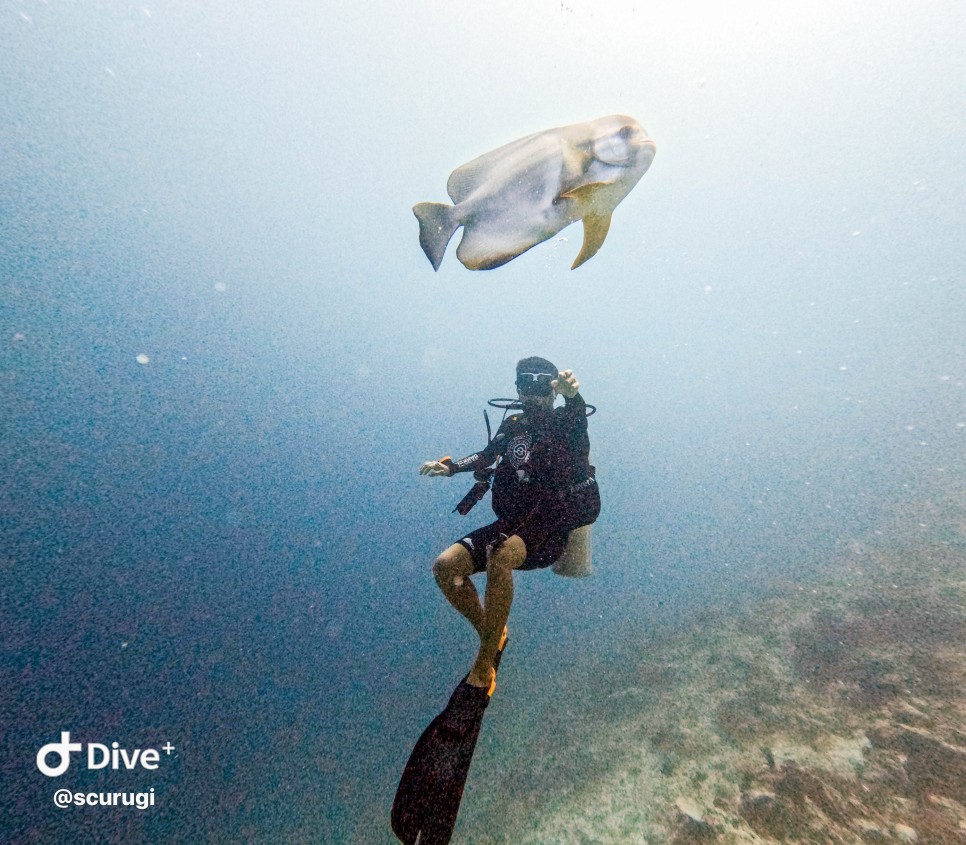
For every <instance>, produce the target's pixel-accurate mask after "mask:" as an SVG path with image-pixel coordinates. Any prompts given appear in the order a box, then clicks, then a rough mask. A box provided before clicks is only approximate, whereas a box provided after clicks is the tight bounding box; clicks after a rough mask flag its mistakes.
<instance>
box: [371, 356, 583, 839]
mask: <svg viewBox="0 0 966 845" xmlns="http://www.w3.org/2000/svg"><path fill="white" fill-rule="evenodd" d="M516 385H517V394H518V399H517V400H512V399H510V400H500V399H493V400H490V404H491V405H494V406H496V407H500V408H504V409H505V410H507V411H509V410H510V409H511V408H512V409H514V410H516V411H519V413H514V414H512V415H511V416H509V417H507V416H504V418H503V422H502V423H501V425H500V428H499V430H498V431H497V433H496V436H495V437H493V438H492V439H491V440H490V441H489V443H487V445H486V448H485V449H483V450H482V451H480V452H476V453H474V454H472V455H468V456H467V457H465V458H462V459H460V460H458V461H454V460H453V459H452V458H448V457H447V458H442V459H441V460H438V461H426V463H424V464H423V465H422V466H421V467H420V469H419V472H420V474H421V475H428V476H431V477H432V476H441V475H447V476H449V475H455V474H456V473H458V472H473V473H474V475H475V477H476V484H474V485H473V488H472V489H471V490H470V492H469V493H468V494H467V495H466V496H464V497H463V500H462V501H461V502H460V503H459V504H458V505H457V506H456V510H457V511H459V513H461V514H464V515H465V514H467V513H468V512H469V510H470V508H472V507H473V505H475V504H476V503H477V502H478V501H479V500H480V499H481V498H483V495H484V494H485V493H486V491H487V490H488V489H490V483H491V481H492V488H493V511H494V513H495V514H496V516H497V519H496V521H495V522H492V523H490V524H489V525H484V526H483V527H482V528H477V529H476V531H471V532H470V533H469V534H467V535H466V536H464V537H463V538H462V539H460V540H459V541H458V542H456V543H454V544H453V545H452V546H450V547H449V548H448V549H446V550H445V551H444V552H443V553H442V554H441V555H440V556H439V557H438V558H436V562H435V563H434V564H433V573H434V575H435V576H436V583H438V584H439V587H440V589H441V590H442V591H443V595H444V596H446V598H447V599H448V600H449V602H450V604H452V605H453V607H455V608H456V609H457V610H458V611H459V612H460V613H461V614H463V616H465V617H466V618H467V620H469V622H470V624H471V625H472V626H473V627H474V628H475V629H476V632H477V634H478V635H479V637H480V649H479V653H478V654H477V656H476V661H475V662H474V664H473V668H472V669H471V670H470V672H469V674H468V675H467V676H466V677H465V678H464V679H463V680H462V681H460V683H459V684H458V686H457V687H456V689H455V690H453V694H452V695H451V696H450V699H449V702H448V703H447V705H446V707H445V708H444V709H443V711H442V712H441V713H440V714H439V715H438V716H436V718H435V719H433V721H432V722H430V723H429V726H428V727H427V728H426V729H425V730H424V731H423V733H422V735H421V736H420V737H419V740H418V741H417V742H416V745H415V747H414V748H413V750H412V753H411V754H410V755H409V760H408V761H407V762H406V766H405V768H404V769H403V773H402V777H401V778H400V781H399V786H398V788H397V789H396V796H395V798H394V799H393V804H392V812H391V814H390V821H391V824H392V830H393V833H394V834H395V835H396V837H397V838H398V839H399V840H400V841H401V842H403V843H404V845H447V843H448V842H449V841H450V837H451V836H452V834H453V830H454V827H455V825H456V817H457V814H458V813H459V807H460V802H461V800H462V796H463V789H464V787H465V785H466V779H467V775H468V773H469V769H470V765H471V763H472V760H473V752H474V749H475V748H476V741H477V738H478V737H479V734H480V727H481V725H482V722H483V714H484V712H485V711H486V708H487V706H488V705H489V703H490V696H492V695H493V692H494V690H495V689H496V670H497V668H498V666H499V664H500V660H501V658H502V656H503V649H504V647H505V646H506V642H507V629H506V622H507V618H508V617H509V615H510V605H511V603H512V602H513V570H515V569H543V568H544V567H547V566H550V565H551V564H553V563H554V562H555V561H557V560H558V559H559V558H561V556H562V555H563V554H564V551H565V549H566V548H567V538H568V535H569V534H570V532H571V531H573V530H574V529H576V528H581V527H582V526H585V525H590V524H591V523H592V522H594V520H596V519H597V516H598V514H599V513H600V494H599V492H598V490H597V482H596V480H595V478H594V468H593V467H592V466H591V465H590V441H589V439H588V437H587V416H588V414H589V413H593V408H592V406H590V405H587V404H586V403H585V402H584V400H583V398H582V397H581V396H580V394H579V393H578V392H577V391H578V388H579V387H580V385H579V384H578V383H577V379H576V378H575V377H574V374H573V372H572V371H571V370H564V371H563V372H560V371H558V370H557V368H556V367H555V366H554V365H553V364H551V363H550V362H549V361H547V360H546V359H545V358H524V359H523V360H522V361H520V362H519V363H518V364H517V378H516ZM558 393H559V394H560V395H562V396H563V397H564V405H563V406H562V407H559V408H554V406H553V405H554V399H555V398H556V396H557V394H558ZM498 403H499V404H498ZM489 428H490V424H489V418H487V433H489ZM494 464H495V469H490V467H491V466H492V465H494ZM578 546H579V544H578ZM584 548H585V549H586V548H589V547H586V546H585V547H584ZM478 572H486V592H485V593H484V597H483V601H482V602H481V601H480V596H479V593H478V592H477V591H476V588H475V587H474V586H473V583H472V581H471V580H470V576H471V575H474V574H476V573H478Z"/></svg>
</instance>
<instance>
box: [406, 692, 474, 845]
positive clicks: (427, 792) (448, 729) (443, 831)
mask: <svg viewBox="0 0 966 845" xmlns="http://www.w3.org/2000/svg"><path fill="white" fill-rule="evenodd" d="M489 703H490V697H489V696H488V695H487V691H486V690H485V689H483V688H482V687H474V686H471V685H470V684H468V683H466V681H465V680H464V681H461V682H460V684H459V686H458V687H456V689H455V690H454V691H453V694H452V696H450V699H449V704H447V705H446V709H445V710H443V712H442V713H440V714H439V715H438V716H437V717H436V718H435V719H433V721H432V722H430V724H429V727H428V728H426V730H425V731H423V735H422V736H421V737H420V738H419V741H418V742H417V743H416V747H415V748H414V749H413V753H412V754H411V755H410V757H409V762H408V763H406V768H405V769H404V770H403V774H402V778H401V779H400V781H399V788H398V789H397V790H396V797H395V800H394V801H393V804H392V815H391V821H392V832H393V833H394V834H396V836H397V837H398V839H399V840H400V841H401V842H403V843H404V845H416V843H417V841H418V843H419V845H446V843H448V842H449V841H450V837H451V836H452V835H453V828H454V827H455V826H456V816H457V814H458V813H459V809H460V801H461V800H462V798H463V787H464V786H466V777H467V775H468V774H469V771H470V763H471V762H472V761H473V752H474V751H475V750H476V740H477V738H478V737H479V735H480V725H482V724H483V713H484V712H485V710H486V706H487V705H488V704H489Z"/></svg>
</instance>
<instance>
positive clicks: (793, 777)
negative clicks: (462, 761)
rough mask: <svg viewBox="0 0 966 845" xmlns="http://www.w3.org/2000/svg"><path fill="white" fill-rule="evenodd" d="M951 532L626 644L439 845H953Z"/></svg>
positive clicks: (870, 553) (897, 531)
mask: <svg viewBox="0 0 966 845" xmlns="http://www.w3.org/2000/svg"><path fill="white" fill-rule="evenodd" d="M927 511H928V508H927ZM964 512H966V510H961V511H959V512H958V513H959V515H957V512H956V511H955V510H953V511H950V510H949V509H947V510H946V512H945V513H943V514H939V513H936V512H931V513H930V512H927V513H923V514H919V515H917V516H915V517H913V518H911V519H910V518H909V515H908V514H907V515H905V518H904V519H903V520H902V521H901V522H897V524H896V525H894V526H880V527H879V528H880V530H878V531H874V532H872V534H871V536H870V538H868V539H863V540H861V541H860V540H851V541H848V542H846V543H843V545H842V551H841V554H840V555H839V556H838V557H837V559H835V560H832V561H829V562H828V563H827V564H825V565H822V566H821V567H819V571H818V573H817V574H816V575H814V576H812V577H810V578H809V580H808V581H807V582H802V581H799V582H782V581H773V582H772V583H771V584H769V585H768V587H767V589H766V591H765V594H764V596H763V597H758V598H756V599H753V600H748V601H745V602H742V603H740V604H738V605H734V604H731V605H729V606H728V607H727V608H722V609H720V610H718V611H716V612H709V613H706V614H704V615H703V616H702V617H701V618H699V619H697V620H695V621H693V622H689V623H688V624H687V626H686V627H684V628H678V629H677V630H676V631H673V632H670V633H667V634H665V635H663V636H662V637H660V638H657V639H649V640H648V641H647V642H644V641H643V638H642V641H641V642H640V644H639V645H638V646H635V650H634V651H633V652H632V654H631V656H630V658H629V659H627V660H625V661H624V663H623V665H622V666H620V667H619V669H618V668H617V667H611V668H607V669H604V668H602V669H601V670H600V671H599V673H598V676H597V677H592V678H589V679H588V680H589V681H590V683H589V684H588V687H589V688H590V689H589V691H587V692H584V693H582V694H581V693H577V694H575V695H574V697H573V699H572V700H570V701H562V702H560V706H559V707H558V708H556V709H553V710H547V711H545V712H543V713H542V714H541V716H540V718H539V720H537V721H535V722H534V723H533V724H532V725H531V727H530V729H529V730H528V731H524V732H523V733H522V734H521V735H519V736H516V737H514V738H513V742H512V743H507V745H506V746H504V747H505V748H510V749H511V750H506V751H505V752H504V753H501V754H499V755H496V757H497V759H492V760H489V761H488V765H487V766H486V767H484V768H485V771H478V772H474V776H473V780H472V784H471V786H472V788H471V789H468V791H467V796H466V799H465V800H464V807H463V814H462V817H461V821H460V825H459V827H458V828H457V836H456V837H455V838H454V842H464V843H473V845H490V844H491V843H492V844H493V845H495V844H496V843H513V845H550V843H554V845H571V843H573V845H588V843H600V844H601V845H608V843H614V845H644V843H648V845H657V843H673V845H687V843H711V842H720V843H739V842H814V843H860V842H873V843H874V842H917V841H918V842H922V843H939V844H940V845H944V844H945V843H958V844H959V845H964V843H966V518H963V517H962V513H964ZM575 714H579V715H575Z"/></svg>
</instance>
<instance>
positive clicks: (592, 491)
mask: <svg viewBox="0 0 966 845" xmlns="http://www.w3.org/2000/svg"><path fill="white" fill-rule="evenodd" d="M498 459H499V463H498V464H497V467H496V471H495V474H494V476H493V512H494V513H495V514H496V515H497V517H498V519H497V521H496V522H493V523H491V524H490V525H485V526H483V527H482V528H478V529H476V531H472V532H470V533H469V534H467V535H466V536H464V537H463V538H462V539H460V540H459V543H460V544H462V545H463V546H464V547H465V548H466V549H467V551H469V553H470V554H471V555H472V557H473V571H474V572H483V571H484V570H485V569H486V547H487V546H488V545H489V544H490V543H493V542H494V541H496V540H497V539H498V538H499V536H500V534H505V535H507V536H512V535H514V534H516V535H517V536H519V537H520V539H521V540H523V542H524V543H525V544H526V547H527V559H526V561H525V562H524V564H523V566H522V567H521V569H540V568H542V567H545V566H550V564H552V563H553V562H554V561H555V560H557V558H559V557H560V555H561V554H562V553H563V550H564V548H565V547H566V545H567V534H568V533H569V532H570V531H572V530H573V529H575V528H579V527H580V526H582V525H589V524H590V523H592V522H593V521H594V520H596V519H597V516H598V514H600V491H599V489H598V487H597V481H596V480H595V478H594V467H592V466H591V465H590V439H589V438H588V436H587V405H586V403H585V402H584V400H583V398H582V397H581V395H580V394H579V393H578V394H577V395H576V396H574V397H573V398H572V399H566V402H565V404H564V405H563V407H560V408H553V409H552V410H548V411H546V412H545V413H534V412H533V411H532V409H530V408H527V409H526V410H524V411H523V412H522V413H519V414H514V415H513V416H511V417H508V418H507V419H506V420H504V421H503V424H502V425H501V426H500V430H499V431H498V432H497V433H496V437H494V438H493V439H492V440H491V441H490V443H489V444H488V445H487V447H486V448H485V449H483V451H481V452H476V453H474V454H472V455H468V456H467V457H465V458H461V459H460V460H458V461H453V465H452V466H453V470H452V471H453V472H454V473H457V472H471V471H474V470H478V469H483V468H484V467H488V466H490V465H491V464H492V463H493V462H494V461H496V460H498Z"/></svg>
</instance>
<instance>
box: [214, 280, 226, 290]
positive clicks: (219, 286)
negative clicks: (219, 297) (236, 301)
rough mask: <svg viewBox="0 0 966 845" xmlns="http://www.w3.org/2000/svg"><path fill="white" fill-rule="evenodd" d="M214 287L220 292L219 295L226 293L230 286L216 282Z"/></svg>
mask: <svg viewBox="0 0 966 845" xmlns="http://www.w3.org/2000/svg"><path fill="white" fill-rule="evenodd" d="M213 287H214V289H215V290H216V291H218V293H224V292H225V291H226V290H228V285H226V284H225V283H224V282H215V284H214V285H213Z"/></svg>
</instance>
